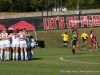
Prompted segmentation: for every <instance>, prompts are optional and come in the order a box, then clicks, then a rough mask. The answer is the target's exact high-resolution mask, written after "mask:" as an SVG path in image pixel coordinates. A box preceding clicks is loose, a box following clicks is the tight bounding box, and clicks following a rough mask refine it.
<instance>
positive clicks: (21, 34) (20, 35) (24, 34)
mask: <svg viewBox="0 0 100 75" xmlns="http://www.w3.org/2000/svg"><path fill="white" fill-rule="evenodd" d="M19 37H21V38H26V33H24V32H21V33H19ZM21 38H20V40H23V39H21Z"/></svg>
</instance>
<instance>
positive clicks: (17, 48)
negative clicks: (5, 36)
mask: <svg viewBox="0 0 100 75" xmlns="http://www.w3.org/2000/svg"><path fill="white" fill-rule="evenodd" d="M18 50H19V47H18V46H17V47H16V61H17V60H18Z"/></svg>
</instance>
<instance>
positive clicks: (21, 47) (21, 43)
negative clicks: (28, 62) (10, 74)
mask: <svg viewBox="0 0 100 75" xmlns="http://www.w3.org/2000/svg"><path fill="white" fill-rule="evenodd" d="M20 53H21V60H23V41H20Z"/></svg>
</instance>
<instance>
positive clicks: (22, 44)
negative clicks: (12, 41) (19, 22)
mask: <svg viewBox="0 0 100 75" xmlns="http://www.w3.org/2000/svg"><path fill="white" fill-rule="evenodd" d="M24 47H27V44H26V40H24V41H20V48H24Z"/></svg>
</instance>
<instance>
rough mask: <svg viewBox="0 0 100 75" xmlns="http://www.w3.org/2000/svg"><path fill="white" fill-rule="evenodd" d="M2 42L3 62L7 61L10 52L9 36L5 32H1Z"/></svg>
mask: <svg viewBox="0 0 100 75" xmlns="http://www.w3.org/2000/svg"><path fill="white" fill-rule="evenodd" d="M2 37H3V40H4V41H3V42H4V52H5V60H7V61H9V50H10V38H11V37H10V34H8V33H7V31H6V30H3V34H2Z"/></svg>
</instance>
